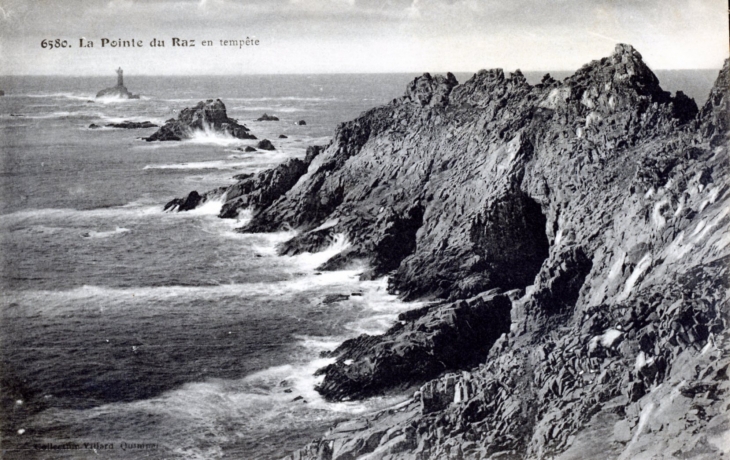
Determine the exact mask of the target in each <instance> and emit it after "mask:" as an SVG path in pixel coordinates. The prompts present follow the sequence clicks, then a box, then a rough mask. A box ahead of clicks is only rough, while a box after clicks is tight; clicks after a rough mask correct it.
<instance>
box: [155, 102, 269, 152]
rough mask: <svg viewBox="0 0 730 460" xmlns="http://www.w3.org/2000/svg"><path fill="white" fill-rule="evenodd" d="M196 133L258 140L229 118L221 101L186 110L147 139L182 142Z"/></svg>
mask: <svg viewBox="0 0 730 460" xmlns="http://www.w3.org/2000/svg"><path fill="white" fill-rule="evenodd" d="M196 132H201V133H205V132H209V133H215V134H221V135H225V136H231V137H235V138H237V139H256V136H254V135H253V134H251V133H250V132H249V129H248V128H247V127H245V126H244V125H241V124H239V123H238V122H237V121H236V120H234V119H232V118H228V114H227V112H226V106H225V104H224V103H223V101H221V100H220V99H216V100H215V101H214V100H213V99H208V100H207V101H205V102H203V101H201V102H198V104H197V105H196V106H195V107H193V108H185V109H183V110H182V111H181V112H180V114H179V115H178V117H177V119H174V118H173V119H170V120H167V121H166V122H165V124H164V125H163V126H162V127H161V128H160V129H158V130H157V131H156V132H155V133H154V134H152V135H151V136H149V137H146V138H145V140H146V141H147V142H152V141H180V140H183V139H190V138H191V137H193V136H194V135H195V133H196Z"/></svg>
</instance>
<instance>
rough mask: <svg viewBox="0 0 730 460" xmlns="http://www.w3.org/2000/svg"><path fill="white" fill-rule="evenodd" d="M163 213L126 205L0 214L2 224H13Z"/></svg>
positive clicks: (157, 208) (151, 208)
mask: <svg viewBox="0 0 730 460" xmlns="http://www.w3.org/2000/svg"><path fill="white" fill-rule="evenodd" d="M154 214H162V210H161V209H160V207H159V206H157V205H155V206H137V205H124V206H113V207H109V208H96V209H73V208H41V209H27V210H24V211H17V212H13V213H10V214H3V215H0V224H2V225H12V224H17V223H20V222H24V221H28V220H30V221H32V220H44V221H46V220H49V219H64V220H65V219H69V218H113V217H120V216H132V217H144V216H149V215H154Z"/></svg>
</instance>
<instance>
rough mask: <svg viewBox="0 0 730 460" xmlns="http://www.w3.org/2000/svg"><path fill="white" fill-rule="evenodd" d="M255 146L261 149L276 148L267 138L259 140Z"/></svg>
mask: <svg viewBox="0 0 730 460" xmlns="http://www.w3.org/2000/svg"><path fill="white" fill-rule="evenodd" d="M256 148H257V149H261V150H276V147H274V144H272V143H271V141H270V140H268V139H262V140H260V141H259V143H258V144H256Z"/></svg>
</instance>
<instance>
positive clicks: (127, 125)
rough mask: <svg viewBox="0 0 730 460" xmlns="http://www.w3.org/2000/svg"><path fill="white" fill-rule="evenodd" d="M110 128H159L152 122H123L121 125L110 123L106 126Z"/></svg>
mask: <svg viewBox="0 0 730 460" xmlns="http://www.w3.org/2000/svg"><path fill="white" fill-rule="evenodd" d="M106 126H107V127H108V128H122V129H144V128H157V127H158V126H157V125H156V124H154V123H152V122H151V121H140V122H136V121H123V122H121V123H109V124H107V125H106Z"/></svg>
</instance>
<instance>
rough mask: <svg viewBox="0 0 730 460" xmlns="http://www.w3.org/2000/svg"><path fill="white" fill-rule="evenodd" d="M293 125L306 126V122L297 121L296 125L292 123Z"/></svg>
mask: <svg viewBox="0 0 730 460" xmlns="http://www.w3.org/2000/svg"><path fill="white" fill-rule="evenodd" d="M294 124H295V125H298V126H304V125H306V124H307V122H306V121H304V120H299V121H298V122H296V123H294Z"/></svg>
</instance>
